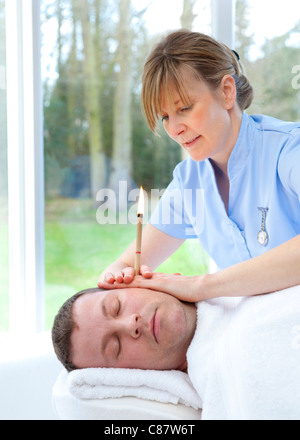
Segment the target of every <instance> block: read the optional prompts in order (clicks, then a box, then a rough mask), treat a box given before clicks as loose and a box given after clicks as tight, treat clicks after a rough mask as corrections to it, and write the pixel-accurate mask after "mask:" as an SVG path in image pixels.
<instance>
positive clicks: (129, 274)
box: [123, 267, 134, 284]
mask: <svg viewBox="0 0 300 440" xmlns="http://www.w3.org/2000/svg"><path fill="white" fill-rule="evenodd" d="M133 278H134V268H133V267H127V268H126V269H124V270H123V279H124V283H126V284H130V283H131V282H132V280H133Z"/></svg>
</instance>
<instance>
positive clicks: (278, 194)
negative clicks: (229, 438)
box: [99, 30, 300, 301]
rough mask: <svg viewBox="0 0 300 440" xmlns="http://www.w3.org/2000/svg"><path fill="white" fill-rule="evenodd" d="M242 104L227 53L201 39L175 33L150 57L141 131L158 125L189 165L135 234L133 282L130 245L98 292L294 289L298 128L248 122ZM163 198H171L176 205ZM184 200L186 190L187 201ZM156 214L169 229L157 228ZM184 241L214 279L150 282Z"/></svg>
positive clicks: (245, 92) (299, 279) (297, 280)
mask: <svg viewBox="0 0 300 440" xmlns="http://www.w3.org/2000/svg"><path fill="white" fill-rule="evenodd" d="M252 98H253V90H252V87H251V85H250V83H249V81H248V80H247V78H246V77H245V75H244V74H243V71H242V67H241V65H240V63H239V57H238V55H237V53H236V52H234V51H231V50H230V49H228V48H227V47H226V46H225V45H223V44H220V43H218V42H217V41H215V40H214V39H212V38H210V37H208V36H206V35H203V34H199V33H194V32H188V31H184V30H181V31H177V32H174V33H172V34H170V35H168V36H167V37H166V38H165V39H164V40H163V41H162V42H161V43H160V44H158V46H157V47H156V48H155V49H154V50H153V52H152V53H151V54H150V56H149V58H148V60H147V62H146V64H145V68H144V75H143V91H142V104H143V109H144V113H145V116H146V119H147V122H148V124H149V126H150V128H151V130H152V131H153V132H154V133H155V132H156V125H157V121H158V118H161V120H162V121H163V125H164V128H165V130H166V132H167V133H168V135H169V136H170V137H171V138H172V139H174V140H175V141H176V142H177V143H178V144H179V145H181V147H182V148H184V149H185V150H186V152H187V153H188V156H189V157H188V158H187V159H186V160H185V161H183V162H181V163H180V164H179V165H177V167H176V168H175V170H174V179H173V181H172V182H171V183H170V185H169V187H168V190H167V191H166V193H165V194H164V196H163V197H162V198H161V200H160V204H159V206H158V208H157V210H156V212H155V213H154V215H153V218H152V220H151V221H150V223H149V224H148V225H147V226H146V227H145V228H144V232H143V252H142V263H143V264H142V266H141V276H137V277H135V278H134V272H133V268H132V267H133V265H134V254H135V244H134V243H133V244H132V245H131V246H130V247H129V248H128V249H127V250H126V251H125V252H124V254H123V255H121V256H120V258H118V260H117V261H116V262H114V263H113V264H112V265H111V266H109V267H108V268H107V269H106V270H105V271H104V273H103V274H102V275H101V277H100V281H99V287H104V288H110V287H116V285H117V286H118V287H120V288H122V287H126V285H128V284H130V283H131V286H132V287H134V286H136V287H147V288H150V289H153V290H156V289H157V290H161V291H164V292H166V293H171V294H173V295H176V296H177V297H178V298H180V299H182V300H187V301H200V300H203V299H209V298H213V297H221V296H244V295H247V296H249V295H256V294H262V293H269V292H273V291H276V290H281V289H284V288H287V287H290V286H294V285H297V284H300V235H299V234H300V123H287V122H282V121H279V120H277V119H274V118H271V117H267V116H261V115H258V116H248V115H247V114H246V113H244V110H245V109H246V108H248V107H249V106H250V104H251V102H252ZM197 190H200V191H202V194H203V196H204V202H203V203H202V209H201V215H202V217H203V219H202V221H201V222H199V215H198V216H197V215H196V216H195V214H194V212H195V208H197V204H199V203H200V199H201V198H199V197H197V196H196V195H195V194H196V191H197ZM172 191H177V193H178V194H181V202H182V203H179V205H178V203H177V204H176V202H175V201H174V199H176V197H170V194H171V193H172ZM188 191H194V193H193V194H192V196H191V197H189V198H188V197H186V194H188ZM198 194H199V193H198ZM201 200H202V199H201ZM178 206H179V208H178ZM180 206H181V207H183V209H182V212H181V208H180ZM166 207H167V209H168V212H169V213H171V214H172V215H173V218H175V217H176V219H177V221H175V220H173V222H172V221H171V222H169V224H164V223H165V222H163V221H162V220H161V219H160V215H159V214H160V212H161V211H162V210H163V209H165V208H166ZM172 215H171V217H172ZM178 216H179V217H180V216H181V217H180V219H181V221H178ZM191 231H192V232H191ZM186 238H199V239H200V241H201V243H202V245H203V246H204V248H205V249H206V250H207V252H208V254H209V255H210V256H211V257H212V259H213V260H214V261H215V262H216V264H217V266H218V268H219V269H220V270H219V271H218V272H216V273H215V274H210V275H204V276H196V277H188V276H182V277H178V276H176V275H167V274H158V273H154V274H152V271H153V270H154V269H155V268H156V267H158V266H159V265H160V264H161V263H162V262H163V261H164V260H165V259H166V258H168V257H169V256H170V255H171V254H172V253H173V252H174V251H175V250H176V249H177V248H178V247H179V246H180V245H181V244H182V243H183V241H184V240H185V239H186ZM195 258H197V257H196V256H195Z"/></svg>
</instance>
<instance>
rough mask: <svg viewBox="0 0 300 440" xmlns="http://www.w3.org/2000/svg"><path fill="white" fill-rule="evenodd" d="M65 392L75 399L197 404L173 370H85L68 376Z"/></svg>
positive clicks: (188, 386)
mask: <svg viewBox="0 0 300 440" xmlns="http://www.w3.org/2000/svg"><path fill="white" fill-rule="evenodd" d="M67 383H68V389H69V391H70V393H71V394H73V395H74V396H75V397H77V398H79V399H105V398H117V397H125V396H131V397H132V396H133V397H139V398H142V399H146V400H154V401H158V402H164V403H174V404H178V403H182V404H184V405H186V406H191V407H193V408H195V409H199V408H200V407H201V400H200V398H199V396H198V394H197V392H196V391H195V389H194V388H193V386H192V384H191V381H190V379H189V377H188V375H187V374H186V373H183V372H181V371H176V370H168V371H158V370H138V369H122V368H85V369H81V370H75V371H72V372H71V373H69V375H68V380H67Z"/></svg>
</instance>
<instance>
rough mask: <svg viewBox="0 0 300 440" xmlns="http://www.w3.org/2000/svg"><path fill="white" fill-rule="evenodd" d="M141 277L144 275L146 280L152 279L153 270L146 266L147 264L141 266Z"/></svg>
mask: <svg viewBox="0 0 300 440" xmlns="http://www.w3.org/2000/svg"><path fill="white" fill-rule="evenodd" d="M141 275H143V277H144V278H148V279H149V278H151V277H152V270H151V269H150V267H149V266H146V265H145V264H144V265H142V266H141Z"/></svg>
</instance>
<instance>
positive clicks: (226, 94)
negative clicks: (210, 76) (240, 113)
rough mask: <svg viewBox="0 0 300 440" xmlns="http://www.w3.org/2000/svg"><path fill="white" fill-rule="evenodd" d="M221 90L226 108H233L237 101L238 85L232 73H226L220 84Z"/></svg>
mask: <svg viewBox="0 0 300 440" xmlns="http://www.w3.org/2000/svg"><path fill="white" fill-rule="evenodd" d="M220 90H221V93H222V98H223V102H224V106H225V108H226V110H231V109H232V108H233V106H234V103H235V102H236V94H237V92H236V85H235V81H234V78H233V77H232V76H231V75H224V76H223V78H222V81H221V84H220Z"/></svg>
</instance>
